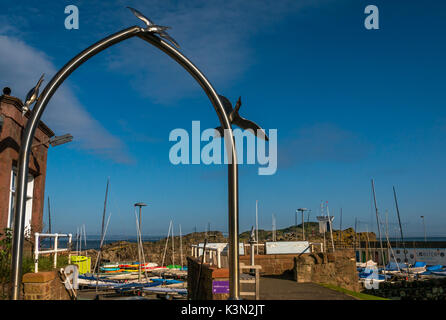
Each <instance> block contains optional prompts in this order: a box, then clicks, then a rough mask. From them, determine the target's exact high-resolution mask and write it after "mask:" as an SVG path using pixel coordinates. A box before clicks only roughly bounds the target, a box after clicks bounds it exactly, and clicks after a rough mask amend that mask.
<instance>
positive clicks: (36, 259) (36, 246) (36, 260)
mask: <svg viewBox="0 0 446 320" xmlns="http://www.w3.org/2000/svg"><path fill="white" fill-rule="evenodd" d="M34 236H35V242H34V272H39V233H38V232H36V233H35V234H34Z"/></svg>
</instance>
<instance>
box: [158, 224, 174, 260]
mask: <svg viewBox="0 0 446 320" xmlns="http://www.w3.org/2000/svg"><path fill="white" fill-rule="evenodd" d="M171 227H172V220H170V223H169V231H167V237H166V246H165V247H164V253H163V260H162V262H161V267H164V258H165V257H166V251H167V244H168V243H169V236H170V228H171Z"/></svg>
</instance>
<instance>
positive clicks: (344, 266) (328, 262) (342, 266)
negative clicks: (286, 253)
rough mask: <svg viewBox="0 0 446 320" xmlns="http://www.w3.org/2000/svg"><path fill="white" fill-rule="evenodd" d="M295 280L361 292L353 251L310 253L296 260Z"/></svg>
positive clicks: (294, 268)
mask: <svg viewBox="0 0 446 320" xmlns="http://www.w3.org/2000/svg"><path fill="white" fill-rule="evenodd" d="M293 271H294V280H296V281H297V282H299V283H305V282H314V283H327V284H332V285H335V286H338V287H342V288H345V289H348V290H352V291H355V292H359V291H360V286H359V282H358V274H357V271H356V262H355V256H354V251H353V250H348V249H344V250H337V251H336V252H334V253H308V254H302V255H300V256H297V257H295V258H294V267H293Z"/></svg>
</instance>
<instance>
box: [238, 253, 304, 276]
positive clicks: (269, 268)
mask: <svg viewBox="0 0 446 320" xmlns="http://www.w3.org/2000/svg"><path fill="white" fill-rule="evenodd" d="M296 256H297V255H296V254H266V255H254V263H255V264H256V265H260V266H262V269H261V271H260V274H261V275H283V274H284V273H287V272H289V273H292V272H293V268H294V258H295V257H296ZM240 263H244V264H245V265H250V264H251V257H250V255H249V254H248V255H244V256H240Z"/></svg>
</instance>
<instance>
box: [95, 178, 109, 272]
mask: <svg viewBox="0 0 446 320" xmlns="http://www.w3.org/2000/svg"><path fill="white" fill-rule="evenodd" d="M109 183H110V178H107V187H106V188H105V200H104V211H103V212H102V228H101V244H100V248H99V252H101V251H102V239H103V238H104V231H105V230H104V222H105V212H106V211H107V197H108V185H109ZM100 258H101V255H99V259H100ZM96 262H98V263H97V266H98V268H99V266H100V265H101V263H100V262H101V261H96Z"/></svg>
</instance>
